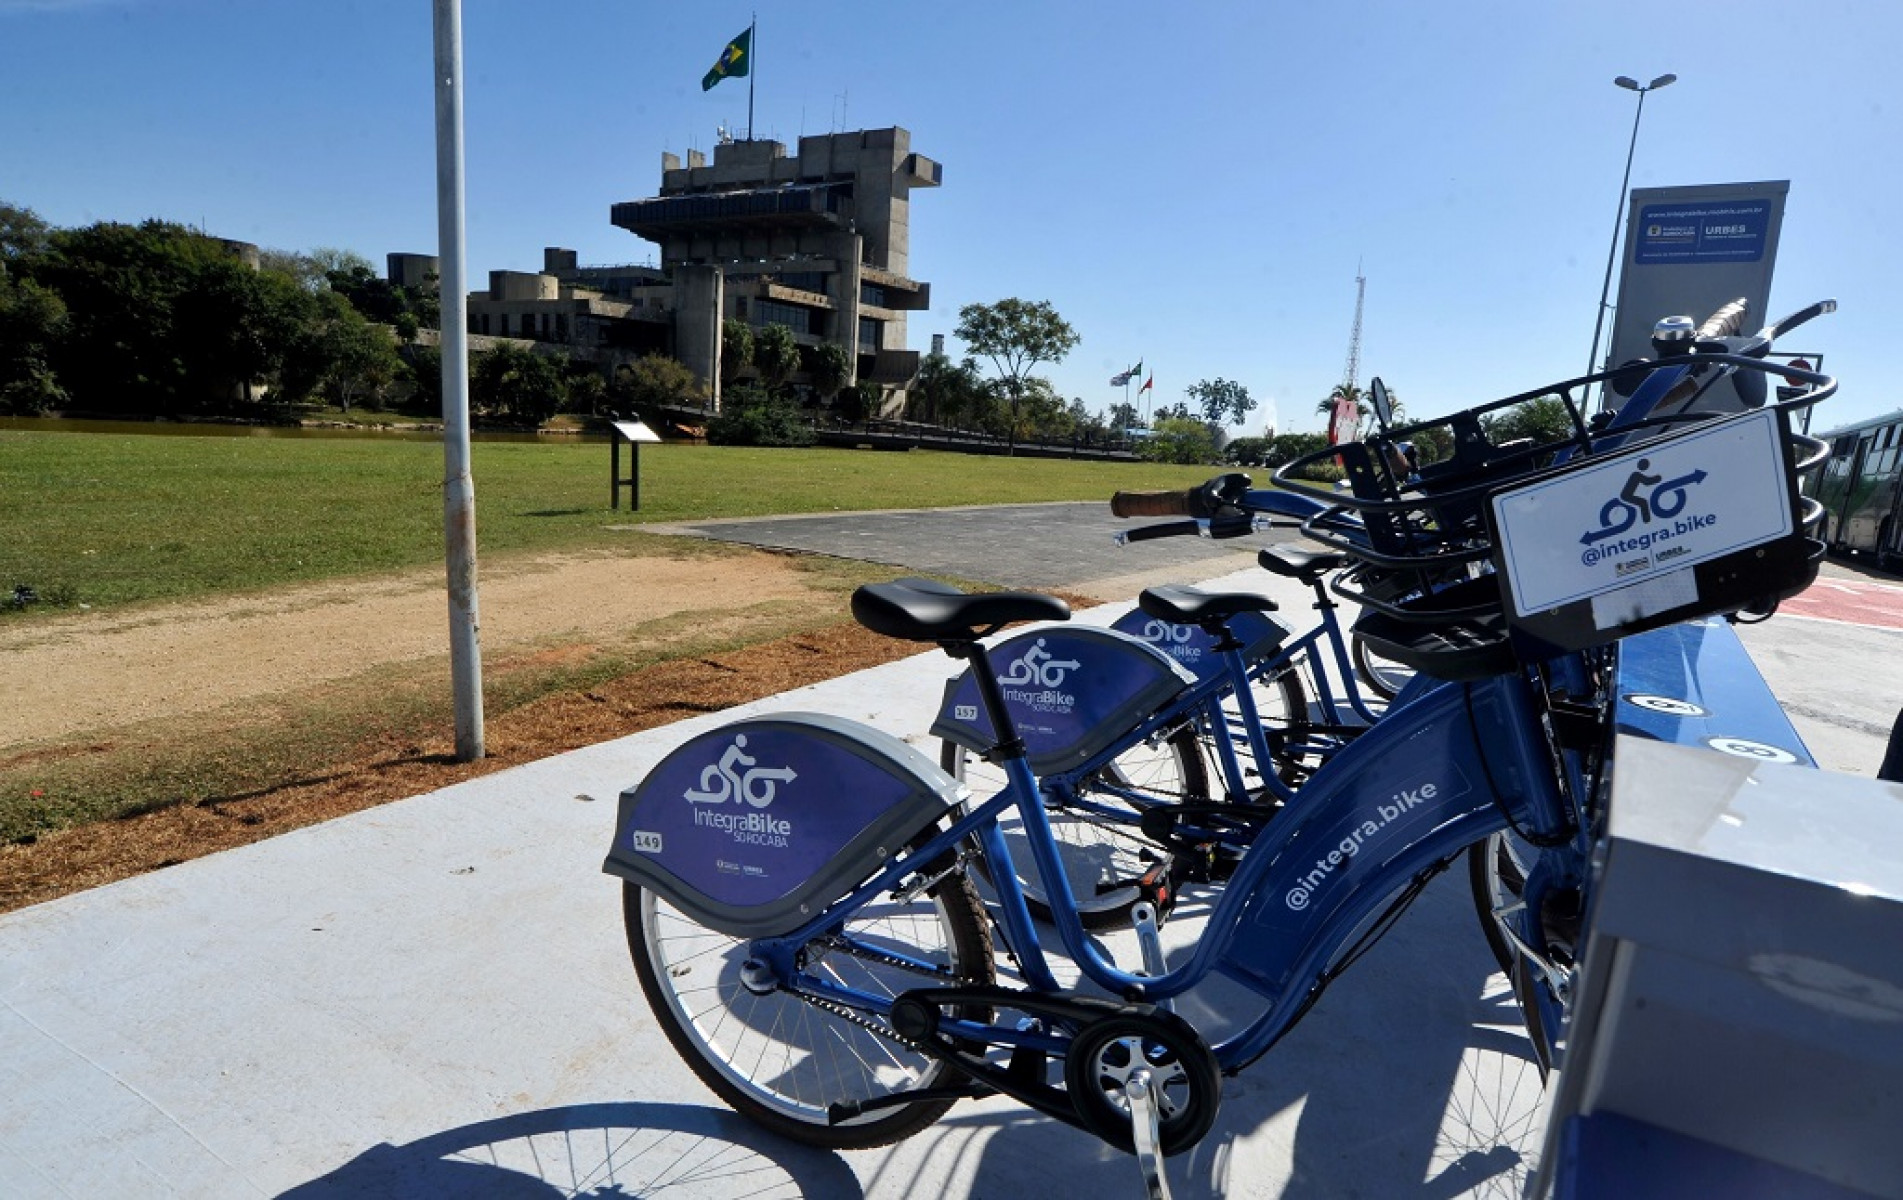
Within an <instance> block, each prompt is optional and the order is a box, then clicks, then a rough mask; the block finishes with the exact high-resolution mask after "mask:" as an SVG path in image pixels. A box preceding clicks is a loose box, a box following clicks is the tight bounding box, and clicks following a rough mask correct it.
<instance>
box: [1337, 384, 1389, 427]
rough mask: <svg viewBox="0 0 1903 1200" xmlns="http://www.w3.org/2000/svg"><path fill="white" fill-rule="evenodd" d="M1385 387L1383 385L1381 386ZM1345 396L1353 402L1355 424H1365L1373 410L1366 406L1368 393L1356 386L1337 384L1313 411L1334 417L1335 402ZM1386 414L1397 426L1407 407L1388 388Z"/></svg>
mask: <svg viewBox="0 0 1903 1200" xmlns="http://www.w3.org/2000/svg"><path fill="white" fill-rule="evenodd" d="M1383 386H1384V387H1385V386H1386V385H1385V384H1384V385H1383ZM1340 396H1347V397H1348V398H1350V399H1352V400H1353V401H1354V402H1355V420H1356V423H1357V424H1366V423H1367V420H1368V416H1369V414H1370V413H1372V412H1373V411H1374V409H1373V408H1372V407H1371V406H1370V405H1369V404H1368V393H1367V392H1366V391H1365V390H1364V389H1363V388H1362V387H1361V386H1360V385H1358V384H1348V383H1338V384H1336V385H1335V386H1334V389H1333V390H1332V391H1330V392H1329V393H1328V398H1327V399H1326V400H1323V401H1322V402H1321V403H1320V404H1317V405H1316V406H1315V411H1316V412H1318V413H1320V414H1321V415H1322V416H1324V417H1333V416H1334V415H1335V400H1336V399H1337V398H1338V397H1340ZM1388 413H1389V417H1390V419H1391V420H1393V421H1394V422H1395V423H1396V424H1399V423H1400V422H1401V421H1402V420H1403V419H1405V418H1406V416H1407V407H1406V406H1405V405H1404V404H1402V403H1401V397H1400V396H1399V394H1397V393H1396V392H1395V390H1394V389H1393V388H1388Z"/></svg>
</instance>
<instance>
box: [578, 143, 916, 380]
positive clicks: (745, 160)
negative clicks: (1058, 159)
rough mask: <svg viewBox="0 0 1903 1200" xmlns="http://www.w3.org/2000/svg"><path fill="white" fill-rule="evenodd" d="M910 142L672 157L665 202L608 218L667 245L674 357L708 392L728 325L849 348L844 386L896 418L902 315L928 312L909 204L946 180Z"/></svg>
mask: <svg viewBox="0 0 1903 1200" xmlns="http://www.w3.org/2000/svg"><path fill="white" fill-rule="evenodd" d="M911 142H912V135H911V134H910V133H909V132H907V131H906V130H904V129H900V128H897V127H893V128H889V129H866V130H858V131H855V132H850V133H834V134H821V135H818V136H814V137H807V138H801V139H800V142H799V153H798V154H797V155H795V156H792V157H788V155H787V153H786V147H785V146H784V145H782V144H781V143H779V142H773V141H729V142H724V143H722V144H721V145H719V146H717V147H715V149H714V160H713V162H712V164H711V165H710V164H709V163H708V162H707V161H706V159H705V157H704V156H703V155H701V154H700V153H698V152H695V151H690V152H689V153H688V156H687V161H686V163H685V164H684V165H683V163H682V162H681V160H680V158H679V157H678V156H676V155H673V154H663V155H662V156H661V167H662V170H661V191H660V194H659V195H658V196H654V197H652V198H650V199H646V200H632V201H627V202H625V203H621V204H616V205H615V206H614V207H613V209H612V211H611V213H610V219H611V220H612V221H613V223H614V224H616V225H618V226H620V227H621V228H623V229H626V230H628V231H630V232H631V233H634V234H637V235H639V236H640V237H643V238H646V239H648V240H649V241H652V242H655V243H656V244H658V245H659V246H660V247H661V268H660V270H661V272H662V273H663V274H665V275H666V276H667V278H668V280H669V281H670V284H671V286H672V291H673V295H672V301H673V303H672V314H671V315H672V318H673V327H674V345H675V348H676V350H675V352H676V354H677V356H678V357H679V358H680V359H681V360H682V361H683V362H684V363H686V364H687V365H688V366H689V367H691V368H692V369H693V370H694V371H695V373H696V374H697V375H699V376H700V377H701V379H702V380H703V381H704V382H705V383H706V384H707V385H708V387H709V389H710V391H711V392H712V393H713V394H715V395H716V396H717V395H718V394H719V385H720V380H719V372H720V367H719V358H720V355H719V346H720V326H721V323H722V322H723V321H725V320H726V319H728V318H730V317H731V318H737V319H739V320H743V321H746V322H747V323H748V324H751V325H754V326H758V327H764V326H766V325H770V324H779V325H785V326H786V327H788V328H789V329H791V330H792V331H793V336H794V339H795V340H796V341H798V342H800V343H801V344H803V345H809V346H810V345H819V344H822V343H826V342H831V343H833V344H835V345H838V346H842V347H844V348H845V349H846V351H847V354H848V358H849V360H850V362H851V363H852V367H853V371H852V377H851V379H849V380H848V384H849V385H850V384H851V383H853V382H857V381H858V380H861V379H869V380H872V381H874V382H876V383H878V384H880V385H881V386H882V387H884V388H885V389H886V395H887V401H886V407H887V408H888V409H892V408H896V407H898V406H900V405H902V404H903V402H904V394H905V388H906V387H907V385H909V384H910V383H911V381H912V379H913V378H914V377H915V376H916V375H917V373H918V364H919V355H918V353H917V352H916V351H913V350H910V349H908V348H907V347H906V318H907V315H908V314H909V313H912V312H922V311H924V310H925V309H926V308H928V307H929V306H930V302H931V287H930V285H929V284H925V283H921V282H919V281H917V280H914V279H912V278H910V276H909V275H908V274H907V268H908V263H909V259H910V250H911V193H912V189H913V188H920V187H937V186H939V183H940V177H941V173H942V168H941V167H940V166H939V164H938V163H936V162H934V161H932V160H931V159H929V158H926V157H925V156H924V155H921V154H915V153H913V152H912V148H911ZM710 276H711V277H710Z"/></svg>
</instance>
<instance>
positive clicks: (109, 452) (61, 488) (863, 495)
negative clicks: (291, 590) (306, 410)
mask: <svg viewBox="0 0 1903 1200" xmlns="http://www.w3.org/2000/svg"><path fill="white" fill-rule="evenodd" d="M607 459H608V449H607V447H606V446H605V445H604V444H601V443H587V444H576V445H546V444H530V443H503V442H479V443H477V444H476V445H475V446H474V447H473V449H472V462H473V466H472V473H473V475H474V477H475V486H476V527H477V538H478V543H479V550H480V553H481V554H483V555H491V554H514V553H521V552H537V551H551V550H576V549H586V548H591V547H607V546H624V545H626V544H627V543H628V541H629V538H630V535H628V534H627V533H622V532H616V531H614V530H611V529H609V528H608V527H609V526H613V525H623V526H625V525H628V524H633V523H639V522H645V521H674V520H684V519H691V518H703V517H736V516H761V515H767V514H774V513H801V512H835V511H842V510H844V511H852V510H862V509H878V508H926V507H942V506H952V505H965V504H1006V503H1024V502H1036V501H1053V500H1107V499H1108V498H1109V495H1110V493H1111V492H1113V491H1115V490H1117V489H1119V488H1170V487H1183V486H1186V485H1189V484H1192V483H1197V482H1200V481H1202V480H1203V479H1205V478H1207V477H1208V476H1210V475H1211V474H1214V473H1215V472H1214V469H1213V468H1209V467H1169V466H1158V465H1151V464H1126V463H1092V462H1070V461H1058V460H1046V459H1030V458H993V457H981V456H968V455H957V454H934V453H923V452H916V451H915V452H911V453H877V452H872V451H850V450H756V449H740V448H725V447H709V446H696V445H661V446H649V447H646V448H645V449H644V450H643V451H642V454H641V499H642V505H643V507H642V510H641V512H639V513H630V512H628V511H627V509H626V507H625V496H624V507H623V508H622V510H621V511H619V512H616V511H613V510H611V509H610V508H609V507H608V462H607ZM622 469H623V471H624V472H625V471H626V469H627V455H626V448H625V447H624V449H623V455H622ZM442 478H443V454H442V447H441V446H440V445H438V444H435V443H430V442H417V441H398V440H390V441H381V440H375V439H368V438H360V439H345V438H322V439H317V438H312V439H301V438H270V437H257V438H235V437H181V436H168V437H155V436H142V435H120V434H104V433H45V432H38V431H35V432H9V431H0V531H4V532H3V533H0V613H5V612H7V610H6V609H5V607H4V601H5V600H6V599H7V598H8V597H9V596H11V595H12V593H13V590H14V589H15V588H16V587H19V586H23V585H24V586H26V587H30V588H32V589H33V590H34V591H35V592H36V593H37V594H38V595H39V596H40V597H41V598H42V600H43V601H45V603H42V604H40V605H36V606H34V607H31V608H28V609H27V610H25V612H26V614H27V615H31V614H32V613H35V612H41V613H44V612H48V611H52V610H54V609H56V608H58V607H63V606H72V605H76V604H88V605H91V606H92V607H94V608H101V607H107V606H114V605H124V604H133V603H138V602H141V601H147V600H158V599H179V598H189V597H194V596H206V595H213V594H218V593H226V592H235V591H244V590H250V589H256V588H266V587H272V586H276V585H281V584H290V583H308V582H312V581H316V580H323V579H333V578H341V577H349V576H359V575H365V574H374V573H380V572H387V571H392V570H398V569H402V568H406V567H419V566H425V565H428V564H431V563H436V562H440V561H441V560H442V557H443V532H442ZM12 615H13V616H14V617H15V618H16V619H17V618H18V616H19V615H20V614H18V613H14V614H12Z"/></svg>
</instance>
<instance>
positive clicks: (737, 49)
mask: <svg viewBox="0 0 1903 1200" xmlns="http://www.w3.org/2000/svg"><path fill="white" fill-rule="evenodd" d="M752 70H753V26H751V25H749V26H747V28H746V30H745V32H743V33H741V35H740V36H739V37H737V38H735V39H734V40H733V41H731V42H728V43H727V48H726V49H725V50H722V51H721V52H720V58H719V59H718V60H717V61H716V62H715V63H714V69H713V70H711V71H709V72H707V74H706V76H705V77H704V78H703V79H701V81H700V90H701V91H703V92H704V91H706V90H707V89H709V88H711V87H713V86H714V85H715V84H716V83H719V82H720V81H721V80H723V79H738V78H739V77H740V76H742V75H745V74H747V73H748V72H750V71H752Z"/></svg>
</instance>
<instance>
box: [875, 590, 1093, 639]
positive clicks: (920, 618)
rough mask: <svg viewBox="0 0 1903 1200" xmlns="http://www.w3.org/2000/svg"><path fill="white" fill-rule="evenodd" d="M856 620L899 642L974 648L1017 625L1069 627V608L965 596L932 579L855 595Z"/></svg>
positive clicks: (1023, 597)
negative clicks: (958, 644) (987, 637)
mask: <svg viewBox="0 0 1903 1200" xmlns="http://www.w3.org/2000/svg"><path fill="white" fill-rule="evenodd" d="M852 615H853V619H854V620H856V621H858V622H859V623H860V624H861V625H864V626H865V627H866V628H867V629H870V630H871V631H872V632H874V633H878V634H883V635H885V636H886V637H890V638H898V639H899V640H900V641H906V642H970V641H976V640H977V639H979V638H981V637H983V636H985V635H986V634H988V633H991V632H994V631H996V630H998V629H1001V628H1003V627H1004V626H1006V625H1011V624H1014V623H1016V622H1018V621H1068V620H1069V619H1070V605H1068V604H1066V603H1064V602H1063V601H1062V600H1059V599H1058V598H1057V597H1056V596H1046V595H1044V594H1043V593H1041V592H961V591H959V590H958V589H957V588H955V587H952V586H950V585H949V584H943V583H934V582H933V581H931V580H929V579H895V580H893V581H892V582H891V583H869V584H866V585H865V586H864V587H862V588H859V589H858V590H857V591H855V592H853V594H852Z"/></svg>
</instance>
